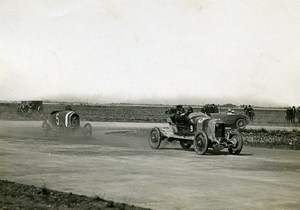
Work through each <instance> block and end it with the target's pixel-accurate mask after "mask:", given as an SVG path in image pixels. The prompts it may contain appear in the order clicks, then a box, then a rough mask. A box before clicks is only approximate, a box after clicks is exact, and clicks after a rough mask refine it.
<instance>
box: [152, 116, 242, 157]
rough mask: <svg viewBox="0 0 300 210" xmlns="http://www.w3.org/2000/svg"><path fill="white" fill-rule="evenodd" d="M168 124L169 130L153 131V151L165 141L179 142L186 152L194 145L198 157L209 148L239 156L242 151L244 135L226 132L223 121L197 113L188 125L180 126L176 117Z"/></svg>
mask: <svg viewBox="0 0 300 210" xmlns="http://www.w3.org/2000/svg"><path fill="white" fill-rule="evenodd" d="M167 122H168V123H169V127H167V128H158V127H154V128H152V129H151V131H150V135H149V138H148V142H149V145H150V147H151V148H152V149H158V148H159V146H160V144H161V141H163V140H167V141H174V140H177V141H179V142H180V145H181V147H182V148H183V149H185V150H187V149H190V147H191V146H192V145H193V146H194V149H195V151H196V153H197V154H198V155H204V154H205V153H206V152H207V150H208V148H213V149H215V150H222V149H224V148H227V149H228V151H229V152H230V153H231V154H239V153H240V152H241V151H242V148H243V138H242V135H241V134H240V133H239V132H238V131H237V130H231V129H228V130H225V123H224V121H222V120H221V119H213V118H211V117H209V116H208V115H206V114H204V113H202V112H195V113H191V114H189V115H188V120H187V121H186V123H183V124H178V123H176V122H175V121H174V117H169V118H168V119H167Z"/></svg>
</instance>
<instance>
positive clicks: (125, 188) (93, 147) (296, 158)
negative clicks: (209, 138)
mask: <svg viewBox="0 0 300 210" xmlns="http://www.w3.org/2000/svg"><path fill="white" fill-rule="evenodd" d="M92 125H93V128H94V132H93V138H92V139H91V140H85V139H83V137H81V136H80V135H71V136H70V137H68V138H66V137H65V138H58V137H54V136H50V137H47V138H45V137H43V136H42V134H41V128H40V127H41V122H13V121H0V127H1V129H0V157H1V161H0V179H7V180H10V181H17V182H20V183H23V184H32V185H35V186H44V185H45V186H46V187H48V188H51V189H55V190H59V191H65V192H73V193H77V194H84V195H89V196H95V195H97V196H99V197H103V198H104V199H110V200H114V201H117V202H125V203H128V204H134V205H138V206H141V207H148V208H153V209H300V176H299V173H300V152H299V151H289V150H271V149H259V148H251V147H244V149H243V151H242V153H241V155H239V156H233V155H229V153H228V152H227V151H226V150H224V151H222V152H220V153H218V154H212V153H208V154H207V155H204V156H198V155H196V153H195V152H194V151H193V150H191V151H183V150H182V149H181V148H180V146H179V145H178V144H177V143H172V144H170V143H164V144H163V145H162V146H161V149H159V150H151V149H150V148H149V146H148V142H147V138H148V136H147V129H149V128H151V127H152V126H153V125H154V124H141V123H139V124H137V123H92ZM158 125H160V126H161V125H162V124H158ZM145 129H146V130H145Z"/></svg>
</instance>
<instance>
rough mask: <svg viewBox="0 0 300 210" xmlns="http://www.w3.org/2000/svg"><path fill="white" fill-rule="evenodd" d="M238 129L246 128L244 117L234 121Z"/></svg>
mask: <svg viewBox="0 0 300 210" xmlns="http://www.w3.org/2000/svg"><path fill="white" fill-rule="evenodd" d="M235 125H236V127H237V128H238V129H245V128H246V121H245V120H244V119H238V120H237V121H236V123H235Z"/></svg>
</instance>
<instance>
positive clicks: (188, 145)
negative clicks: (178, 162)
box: [180, 141, 192, 150]
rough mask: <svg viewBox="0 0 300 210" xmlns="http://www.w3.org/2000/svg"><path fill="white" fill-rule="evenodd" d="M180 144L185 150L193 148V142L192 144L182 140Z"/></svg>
mask: <svg viewBox="0 0 300 210" xmlns="http://www.w3.org/2000/svg"><path fill="white" fill-rule="evenodd" d="M180 146H181V147H182V149H184V150H189V149H190V148H191V146H192V144H190V143H189V142H188V141H180Z"/></svg>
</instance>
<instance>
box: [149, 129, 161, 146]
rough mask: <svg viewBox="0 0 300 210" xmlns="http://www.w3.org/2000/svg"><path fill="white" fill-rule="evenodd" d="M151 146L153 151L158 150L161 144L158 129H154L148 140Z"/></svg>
mask: <svg viewBox="0 0 300 210" xmlns="http://www.w3.org/2000/svg"><path fill="white" fill-rule="evenodd" d="M148 142H149V145H150V147H151V148H152V149H158V148H159V146H160V143H161V135H160V131H159V129H158V128H157V127H154V128H152V129H151V131H150V135H149V138H148Z"/></svg>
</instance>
